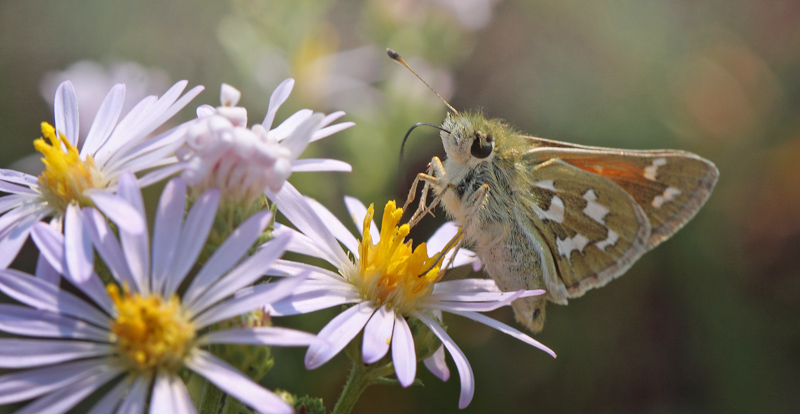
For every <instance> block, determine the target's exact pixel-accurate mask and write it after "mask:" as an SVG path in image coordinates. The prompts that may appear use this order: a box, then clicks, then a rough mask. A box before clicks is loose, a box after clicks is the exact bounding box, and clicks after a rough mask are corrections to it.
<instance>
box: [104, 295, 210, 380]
mask: <svg viewBox="0 0 800 414" xmlns="http://www.w3.org/2000/svg"><path fill="white" fill-rule="evenodd" d="M106 289H107V290H108V293H109V294H110V295H111V299H112V300H113V301H114V304H115V305H116V306H117V313H118V314H117V318H116V319H115V320H114V322H112V323H111V332H112V333H113V338H112V339H113V340H115V341H116V344H117V349H118V351H119V354H120V355H122V356H123V357H125V358H126V359H127V360H128V361H129V362H130V364H131V365H132V366H134V367H135V368H137V369H139V370H141V371H150V370H152V369H153V368H166V369H169V370H171V371H175V370H177V369H178V368H180V367H181V366H182V365H183V360H184V357H185V356H186V355H187V353H188V352H189V351H190V350H191V347H192V345H193V342H194V341H193V339H194V338H195V329H194V325H193V324H192V322H191V321H190V320H189V318H188V316H187V314H186V312H185V311H184V310H183V308H181V305H180V300H179V299H178V297H177V296H175V295H173V296H172V297H171V298H169V300H164V299H163V298H161V297H159V296H149V297H143V296H141V295H139V294H138V293H136V294H131V293H130V291H129V290H128V288H127V287H125V288H124V294H120V291H119V287H118V286H117V285H113V284H111V285H108V286H107V287H106Z"/></svg>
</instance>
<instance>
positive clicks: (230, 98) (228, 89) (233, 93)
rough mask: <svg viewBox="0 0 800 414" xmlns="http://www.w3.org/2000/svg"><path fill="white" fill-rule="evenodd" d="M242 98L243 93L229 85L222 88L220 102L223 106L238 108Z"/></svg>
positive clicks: (225, 84)
mask: <svg viewBox="0 0 800 414" xmlns="http://www.w3.org/2000/svg"><path fill="white" fill-rule="evenodd" d="M241 97H242V93H241V92H239V90H238V89H236V88H234V87H233V86H231V85H228V84H227V83H223V84H222V86H221V87H220V93H219V101H220V103H221V104H222V106H236V104H237V103H239V99H240V98H241Z"/></svg>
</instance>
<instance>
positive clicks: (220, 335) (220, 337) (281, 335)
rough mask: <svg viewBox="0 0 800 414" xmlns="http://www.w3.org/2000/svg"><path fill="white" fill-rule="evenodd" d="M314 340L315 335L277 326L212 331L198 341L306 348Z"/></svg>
mask: <svg viewBox="0 0 800 414" xmlns="http://www.w3.org/2000/svg"><path fill="white" fill-rule="evenodd" d="M316 340H317V337H316V335H313V334H310V333H307V332H302V331H296V330H294V329H288V328H280V327H277V326H260V327H256V328H242V329H226V330H222V331H213V332H210V333H208V334H206V335H204V336H203V337H202V338H200V341H202V343H204V344H242V345H269V346H308V345H311V344H312V343H314V342H315V341H316Z"/></svg>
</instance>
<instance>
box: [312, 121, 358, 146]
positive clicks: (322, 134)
mask: <svg viewBox="0 0 800 414" xmlns="http://www.w3.org/2000/svg"><path fill="white" fill-rule="evenodd" d="M329 116H330V115H329ZM355 125H356V124H355V122H342V123H339V124H336V125H331V126H329V127H325V128H322V129H320V130H319V131H317V132H315V133H314V135H313V136H312V137H311V142H314V141H319V140H321V139H322V138H327V137H329V136H331V135H333V134H335V133H337V132H340V131H344V130H345V129H347V128H350V127H352V126H355Z"/></svg>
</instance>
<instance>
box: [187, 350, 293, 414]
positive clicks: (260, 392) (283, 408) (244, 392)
mask: <svg viewBox="0 0 800 414" xmlns="http://www.w3.org/2000/svg"><path fill="white" fill-rule="evenodd" d="M186 367H187V368H189V369H191V370H192V371H194V372H196V373H198V374H200V375H202V376H204V377H205V378H206V379H208V380H209V381H211V383H213V384H214V385H216V386H217V387H218V388H219V389H220V390H222V391H224V392H226V393H228V394H230V395H231V396H232V397H234V398H236V399H237V400H239V401H241V402H243V403H244V404H246V405H249V406H250V407H252V408H254V409H256V411H258V412H260V413H276V414H293V413H294V409H293V408H292V406H290V405H289V404H287V403H286V402H284V401H283V400H282V399H281V398H280V397H278V396H277V395H275V394H273V393H272V392H270V391H269V390H267V389H265V388H263V387H261V386H260V385H258V384H256V383H255V382H253V380H251V379H250V378H247V377H246V376H244V375H242V374H241V373H240V372H239V371H237V370H236V369H235V368H233V367H231V366H230V365H228V364H227V363H225V362H224V361H222V360H221V359H219V358H217V357H215V356H213V355H211V354H210V353H208V352H206V351H202V350H197V351H196V352H195V353H194V354H193V355H192V356H191V357H190V358H187V360H186Z"/></svg>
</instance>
